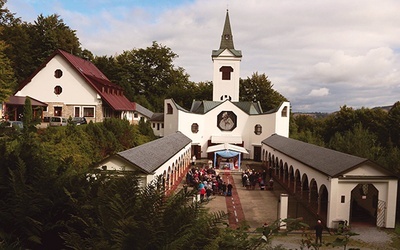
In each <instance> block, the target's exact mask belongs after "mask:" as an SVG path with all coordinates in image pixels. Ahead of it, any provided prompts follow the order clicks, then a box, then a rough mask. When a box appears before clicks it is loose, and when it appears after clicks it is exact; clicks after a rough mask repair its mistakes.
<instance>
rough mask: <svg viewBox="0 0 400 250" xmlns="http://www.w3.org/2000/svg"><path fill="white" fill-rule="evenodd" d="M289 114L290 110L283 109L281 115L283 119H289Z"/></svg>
mask: <svg viewBox="0 0 400 250" xmlns="http://www.w3.org/2000/svg"><path fill="white" fill-rule="evenodd" d="M287 113H288V108H287V107H284V108H283V109H282V113H281V115H282V117H287V115H288V114H287Z"/></svg>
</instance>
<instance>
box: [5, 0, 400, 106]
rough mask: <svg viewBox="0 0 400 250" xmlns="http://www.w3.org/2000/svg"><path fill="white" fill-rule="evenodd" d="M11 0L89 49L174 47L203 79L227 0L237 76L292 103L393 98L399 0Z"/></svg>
mask: <svg viewBox="0 0 400 250" xmlns="http://www.w3.org/2000/svg"><path fill="white" fill-rule="evenodd" d="M15 1H16V2H17V3H18V2H21V3H24V5H21V6H23V7H19V5H13V10H14V12H17V13H23V15H22V14H21V16H22V17H23V19H24V20H25V18H24V17H25V15H26V16H28V15H29V16H32V13H31V12H28V13H27V12H26V11H24V10H23V8H25V9H29V11H36V13H38V11H39V10H42V11H43V10H45V11H47V12H49V13H51V11H54V12H57V13H58V14H60V15H61V17H62V18H63V19H64V21H65V23H66V24H67V25H69V26H70V27H71V28H72V29H75V30H77V35H78V37H79V39H80V41H81V43H82V47H84V48H87V49H88V50H90V51H92V52H93V53H94V54H95V55H115V54H116V53H122V52H123V51H124V50H130V49H133V48H143V47H147V46H151V43H152V41H157V42H159V43H161V44H163V45H165V46H168V47H170V48H171V49H172V50H173V51H174V52H175V53H177V54H178V55H179V58H178V59H177V60H175V62H174V63H175V65H176V66H180V67H183V68H184V69H185V70H186V71H187V73H189V75H191V78H190V79H191V80H192V81H195V82H199V81H207V80H212V76H213V74H212V69H213V68H212V60H211V51H212V50H213V49H218V47H219V42H220V36H221V33H222V28H223V22H224V19H225V12H226V8H227V3H228V4H229V5H228V8H229V14H230V20H231V25H232V32H233V36H234V44H235V48H236V49H238V50H242V53H243V58H242V63H241V77H242V78H246V77H248V76H251V75H252V73H253V72H259V73H265V74H266V75H268V77H269V79H270V80H271V81H272V83H273V85H274V89H276V90H277V91H279V92H280V93H281V94H283V95H284V96H285V97H286V98H288V99H289V100H290V101H291V105H292V108H293V110H294V111H321V112H332V111H335V110H337V109H338V108H339V107H340V106H343V105H348V106H352V107H354V108H359V107H375V106H383V105H391V104H393V103H395V102H396V101H398V100H399V92H400V75H399V68H400V60H399V54H400V39H399V38H398V34H400V25H399V23H400V15H399V14H398V10H399V9H400V1H398V0H382V1H380V2H379V4H377V2H376V1H375V0H354V1H347V0H337V1H330V0H308V1H299V0H286V1H263V0H247V1H246V2H244V1H242V0H230V1H229V2H226V1H215V0H175V1H157V4H156V3H155V1H112V2H110V1H108V0H103V1H102V2H101V3H99V4H93V1H92V0H91V1H90V2H88V3H87V2H86V1H80V2H79V3H80V5H79V4H77V3H76V2H74V1H75V0H71V1H72V2H71V1H67V0H65V1H62V0H58V1H55V0H53V2H52V3H55V2H57V3H61V4H46V7H41V8H46V9H37V8H38V7H36V6H34V7H32V6H33V4H32V2H26V1H21V0H15ZM13 2H14V1H13ZM69 2H71V3H70V4H69ZM10 3H11V1H9V3H7V5H10ZM85 3H87V4H85ZM128 3H129V4H128ZM89 4H90V5H89ZM42 6H44V5H42ZM77 6H79V8H78V7H77ZM35 8H36V9H35Z"/></svg>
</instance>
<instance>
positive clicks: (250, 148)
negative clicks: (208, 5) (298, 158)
mask: <svg viewBox="0 0 400 250" xmlns="http://www.w3.org/2000/svg"><path fill="white" fill-rule="evenodd" d="M241 58H242V53H241V51H239V50H236V49H235V48H234V45H233V35H232V31H231V26H230V21H229V13H228V12H227V13H226V18H225V24H224V28H223V32H222V36H221V44H220V48H219V49H218V50H213V51H212V60H213V65H214V67H213V70H214V73H213V76H214V78H213V100H212V101H193V103H192V107H191V109H190V110H185V109H184V108H182V107H180V106H179V105H177V104H176V103H175V102H174V100H172V99H167V100H165V102H164V103H165V105H164V135H169V134H172V133H175V132H176V131H181V132H182V133H183V134H185V135H186V136H188V137H189V138H190V139H191V140H192V154H193V155H195V156H196V157H197V158H198V159H200V158H208V159H214V152H207V151H209V150H208V148H209V147H210V146H214V145H218V144H224V143H228V144H232V145H235V146H240V147H242V148H243V149H245V150H247V152H248V154H246V153H245V154H243V155H241V156H242V157H244V158H250V159H254V160H256V161H261V141H262V140H263V139H265V138H267V137H268V136H270V135H272V134H274V133H276V134H279V135H282V136H286V137H288V136H289V115H290V103H289V102H284V103H282V104H281V105H280V107H278V108H277V109H275V110H270V111H267V112H264V111H263V110H262V108H261V105H260V104H259V103H254V102H241V101H239V97H240V95H239V78H240V62H241Z"/></svg>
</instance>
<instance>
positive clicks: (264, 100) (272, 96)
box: [240, 72, 287, 111]
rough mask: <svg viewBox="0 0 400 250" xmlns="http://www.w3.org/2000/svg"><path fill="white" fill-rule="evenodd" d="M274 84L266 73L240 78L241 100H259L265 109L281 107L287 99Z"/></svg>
mask: <svg viewBox="0 0 400 250" xmlns="http://www.w3.org/2000/svg"><path fill="white" fill-rule="evenodd" d="M273 86H274V85H273V84H272V83H271V81H270V80H269V79H268V77H267V76H266V75H265V74H261V75H259V74H258V72H256V73H253V75H252V76H251V78H250V77H247V79H245V80H242V79H240V100H241V101H249V102H257V101H259V102H260V104H261V107H262V109H263V110H264V111H268V110H271V109H274V108H277V107H279V105H280V104H281V103H282V102H284V101H287V99H286V98H285V97H284V96H283V95H281V94H280V93H279V92H277V91H276V90H274V89H273V88H272V87H273Z"/></svg>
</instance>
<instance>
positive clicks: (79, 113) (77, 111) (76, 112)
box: [74, 107, 81, 117]
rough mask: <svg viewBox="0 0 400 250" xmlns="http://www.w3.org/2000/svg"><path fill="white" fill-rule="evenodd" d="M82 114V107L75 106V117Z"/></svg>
mask: <svg viewBox="0 0 400 250" xmlns="http://www.w3.org/2000/svg"><path fill="white" fill-rule="evenodd" d="M80 116H81V107H74V117H80Z"/></svg>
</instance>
